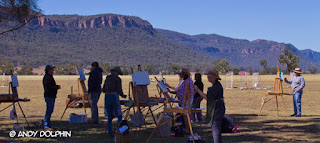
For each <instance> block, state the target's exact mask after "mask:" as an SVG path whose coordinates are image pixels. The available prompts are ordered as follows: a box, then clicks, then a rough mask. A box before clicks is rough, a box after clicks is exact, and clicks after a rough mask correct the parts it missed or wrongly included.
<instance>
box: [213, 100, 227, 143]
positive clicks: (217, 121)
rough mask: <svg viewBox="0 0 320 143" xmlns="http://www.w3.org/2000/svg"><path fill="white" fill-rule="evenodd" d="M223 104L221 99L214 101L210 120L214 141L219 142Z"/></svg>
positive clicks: (224, 109) (223, 111) (223, 112)
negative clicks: (211, 119)
mask: <svg viewBox="0 0 320 143" xmlns="http://www.w3.org/2000/svg"><path fill="white" fill-rule="evenodd" d="M225 111H226V108H225V105H224V101H223V100H219V101H217V103H216V108H215V111H214V117H213V121H212V126H211V129H212V136H213V141H214V143H221V142H222V140H221V127H222V120H223V118H224V115H225Z"/></svg>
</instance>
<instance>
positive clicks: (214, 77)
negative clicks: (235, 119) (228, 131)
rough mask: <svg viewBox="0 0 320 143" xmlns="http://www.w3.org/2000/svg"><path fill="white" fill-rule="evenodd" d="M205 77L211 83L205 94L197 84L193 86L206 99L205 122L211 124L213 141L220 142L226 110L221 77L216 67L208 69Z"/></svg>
mask: <svg viewBox="0 0 320 143" xmlns="http://www.w3.org/2000/svg"><path fill="white" fill-rule="evenodd" d="M207 78H208V81H209V82H210V83H212V86H211V87H209V88H208V91H207V94H204V93H203V92H202V91H201V90H200V89H199V88H198V87H197V86H195V91H196V92H198V93H199V94H200V96H201V97H203V98H204V99H206V100H207V115H206V119H205V123H206V124H209V125H211V130H212V136H213V141H214V142H215V143H221V142H222V140H221V126H222V119H223V117H224V114H225V110H226V108H225V104H224V100H223V87H222V85H221V83H220V82H219V80H221V78H220V77H219V72H218V71H217V70H216V69H211V70H209V72H208V73H207Z"/></svg>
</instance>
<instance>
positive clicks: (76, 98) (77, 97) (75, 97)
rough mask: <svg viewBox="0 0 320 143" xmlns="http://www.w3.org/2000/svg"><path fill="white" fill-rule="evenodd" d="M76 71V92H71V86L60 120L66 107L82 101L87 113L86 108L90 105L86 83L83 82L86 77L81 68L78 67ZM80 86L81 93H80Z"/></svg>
mask: <svg viewBox="0 0 320 143" xmlns="http://www.w3.org/2000/svg"><path fill="white" fill-rule="evenodd" d="M78 73H79V75H80V78H78V94H73V87H71V94H69V95H68V97H67V99H66V108H65V109H64V112H63V113H62V116H61V118H60V120H62V118H63V116H64V114H65V112H66V110H67V109H68V108H72V107H74V106H77V104H79V103H82V106H83V109H84V113H85V114H87V111H86V108H88V107H90V96H89V93H88V90H87V87H86V84H85V83H84V82H85V80H86V79H85V77H84V74H83V71H82V69H78ZM80 88H81V91H82V93H80Z"/></svg>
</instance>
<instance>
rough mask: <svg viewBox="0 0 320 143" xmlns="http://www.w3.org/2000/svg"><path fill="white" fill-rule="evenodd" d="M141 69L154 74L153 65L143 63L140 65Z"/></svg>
mask: <svg viewBox="0 0 320 143" xmlns="http://www.w3.org/2000/svg"><path fill="white" fill-rule="evenodd" d="M142 70H144V71H147V72H148V73H149V74H150V75H152V74H154V73H155V71H156V68H155V67H154V66H153V65H148V64H145V65H143V66H142Z"/></svg>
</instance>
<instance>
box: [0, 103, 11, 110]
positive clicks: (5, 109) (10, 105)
mask: <svg viewBox="0 0 320 143" xmlns="http://www.w3.org/2000/svg"><path fill="white" fill-rule="evenodd" d="M12 105H13V104H10V105H9V106H7V107H6V108H3V109H2V110H1V111H0V112H2V111H4V110H6V109H8V108H9V107H10V106H12Z"/></svg>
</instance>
